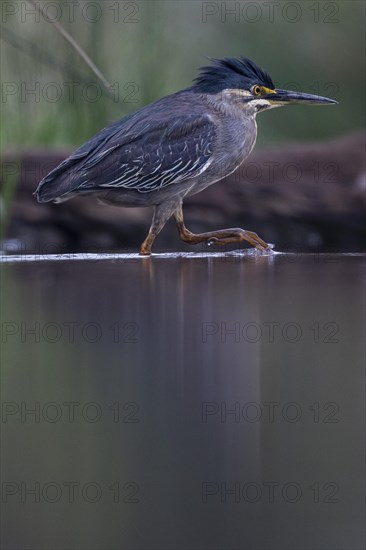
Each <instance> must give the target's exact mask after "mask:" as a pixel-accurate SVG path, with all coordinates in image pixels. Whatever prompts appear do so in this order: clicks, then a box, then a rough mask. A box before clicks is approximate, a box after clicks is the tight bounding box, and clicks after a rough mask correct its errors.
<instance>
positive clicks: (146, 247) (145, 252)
mask: <svg viewBox="0 0 366 550" xmlns="http://www.w3.org/2000/svg"><path fill="white" fill-rule="evenodd" d="M139 254H140V256H150V254H151V243H150V242H146V240H145V241H144V242H143V243H142V245H141V246H140V250H139Z"/></svg>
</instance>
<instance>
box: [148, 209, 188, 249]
mask: <svg viewBox="0 0 366 550" xmlns="http://www.w3.org/2000/svg"><path fill="white" fill-rule="evenodd" d="M180 202H181V199H172V200H170V201H165V202H163V203H161V204H158V205H157V206H155V209H154V215H153V219H152V222H151V226H150V229H149V233H148V235H147V237H146V239H145V240H144V242H143V243H142V245H141V246H140V254H141V255H142V256H149V254H151V247H152V244H153V242H154V241H155V239H156V237H157V235H158V234H159V233H160V231H161V230H162V229H163V227H164V225H165V224H166V222H167V221H168V220H169V218H170V217H171V216H172V214H173V212H174V211H175V210H176V209H177V207H178V206H179V203H180Z"/></svg>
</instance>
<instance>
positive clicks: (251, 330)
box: [1, 253, 365, 550]
mask: <svg viewBox="0 0 366 550" xmlns="http://www.w3.org/2000/svg"><path fill="white" fill-rule="evenodd" d="M95 256H96V255H95ZM95 256H93V255H92V256H88V257H80V256H76V257H75V256H72V257H70V256H69V257H57V258H56V257H55V256H52V257H42V258H40V257H27V258H25V257H24V256H19V257H18V258H16V257H12V258H10V257H3V258H2V260H3V265H2V294H3V296H2V302H3V314H2V324H1V326H2V343H3V346H2V348H3V351H2V401H3V407H2V443H3V445H2V449H3V450H2V480H3V481H2V492H3V514H2V522H3V523H2V533H3V535H2V539H3V546H4V548H34V549H36V548H37V550H38V549H43V548H44V549H51V550H53V549H60V548H72V549H98V550H99V549H103V550H107V549H117V548H118V549H120V550H127V549H134V550H137V549H146V550H147V549H149V550H150V549H159V550H165V549H189V550H190V549H195V550H197V549H203V548H205V549H210V550H214V549H215V550H216V549H217V550H218V549H226V548H228V549H234V548H235V549H240V550H246V549H253V550H254V549H256V550H259V549H261V550H262V549H268V550H274V549H276V550H277V549H278V550H286V549H292V550H300V549H301V550H304V549H308V550H315V549H316V550H320V549H321V550H326V549H327V550H329V549H332V550H333V549H334V550H335V549H342V550H343V549H344V550H345V549H347V550H355V549H361V548H364V546H365V531H364V514H365V508H364V504H365V479H364V477H365V475H364V466H365V460H364V429H365V395H364V388H365V386H364V382H365V362H364V352H365V348H364V334H365V323H364V287H363V280H364V273H365V256H363V255H285V254H284V255H282V254H278V253H277V254H271V255H269V256H268V255H257V254H254V253H245V254H244V253H229V254H219V253H215V254H209V255H208V254H201V255H199V254H193V255H187V254H180V255H176V256H174V255H156V256H154V257H152V258H140V257H137V256H136V257H135V256H134V255H128V257H126V256H125V255H115V256H112V257H111V256H105V255H104V256H103V257H101V256H100V255H99V256H98V257H95ZM31 258H33V259H31ZM86 260H87V261H86ZM193 260H194V261H193Z"/></svg>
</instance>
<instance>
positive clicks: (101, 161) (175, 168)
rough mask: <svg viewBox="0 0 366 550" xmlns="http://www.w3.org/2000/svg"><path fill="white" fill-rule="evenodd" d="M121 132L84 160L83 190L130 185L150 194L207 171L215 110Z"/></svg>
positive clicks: (126, 186)
mask: <svg viewBox="0 0 366 550" xmlns="http://www.w3.org/2000/svg"><path fill="white" fill-rule="evenodd" d="M126 137H127V136H123V139H122V143H121V139H119V136H118V135H117V134H116V135H114V136H113V138H112V139H110V140H108V142H107V143H106V144H105V146H102V147H99V148H98V151H94V152H93V155H91V156H90V155H89V156H88V157H86V159H85V161H84V162H81V163H80V164H79V165H78V168H77V171H78V174H79V176H80V183H79V185H78V189H80V190H83V189H90V188H93V189H95V188H124V189H135V190H137V191H139V192H141V193H148V192H151V191H155V190H157V189H161V188H163V187H166V186H168V185H171V184H172V183H178V182H182V181H186V180H188V179H192V178H194V177H196V176H198V175H200V174H202V173H203V172H204V171H205V170H206V168H207V167H208V166H209V164H210V162H211V156H212V149H213V145H214V140H215V129H214V123H213V121H212V119H211V117H210V116H209V115H201V116H197V115H188V116H177V117H174V118H172V119H170V120H169V122H168V123H165V122H164V121H161V122H159V121H157V122H155V124H152V125H150V126H149V127H145V129H144V131H143V132H141V131H139V132H138V135H136V133H132V134H131V135H130V136H129V137H128V138H127V139H126Z"/></svg>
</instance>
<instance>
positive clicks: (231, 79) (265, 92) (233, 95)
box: [193, 57, 337, 114]
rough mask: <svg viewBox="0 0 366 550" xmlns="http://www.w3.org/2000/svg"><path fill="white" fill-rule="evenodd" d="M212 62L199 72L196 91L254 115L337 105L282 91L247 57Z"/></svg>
mask: <svg viewBox="0 0 366 550" xmlns="http://www.w3.org/2000/svg"><path fill="white" fill-rule="evenodd" d="M211 61H212V65H210V66H208V67H202V68H201V69H200V73H199V75H198V77H197V78H196V79H195V81H194V82H195V84H194V86H193V90H195V91H197V92H201V93H207V94H218V93H221V94H223V97H225V98H227V99H229V100H230V99H231V100H233V101H235V102H240V103H242V104H243V107H244V108H245V109H248V111H249V112H251V113H254V114H256V113H257V112H259V111H263V110H267V109H271V108H273V107H280V106H282V105H295V104H299V103H304V104H307V105H324V104H326V103H328V104H329V103H337V101H334V100H333V99H328V98H326V97H322V96H319V95H312V94H305V93H301V92H292V91H289V90H279V89H278V88H276V87H275V85H274V83H273V81H272V78H271V77H270V76H269V74H268V73H267V72H266V71H264V70H263V69H261V68H260V67H258V65H256V64H255V63H253V61H251V60H250V59H248V58H246V57H240V58H239V59H235V58H229V57H225V58H224V59H211Z"/></svg>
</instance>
